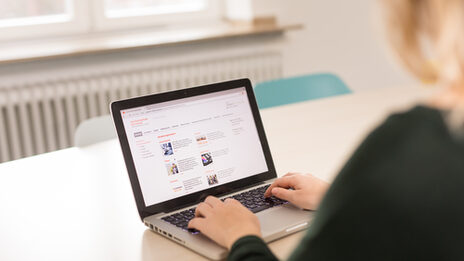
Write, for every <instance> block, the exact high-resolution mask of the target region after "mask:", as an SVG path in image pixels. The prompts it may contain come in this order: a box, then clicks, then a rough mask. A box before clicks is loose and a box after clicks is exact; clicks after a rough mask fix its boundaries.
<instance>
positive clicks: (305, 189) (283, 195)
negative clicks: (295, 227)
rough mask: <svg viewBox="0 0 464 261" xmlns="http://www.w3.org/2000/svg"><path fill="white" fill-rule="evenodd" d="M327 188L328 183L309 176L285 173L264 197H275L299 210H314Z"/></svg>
mask: <svg viewBox="0 0 464 261" xmlns="http://www.w3.org/2000/svg"><path fill="white" fill-rule="evenodd" d="M328 188H329V183H327V182H325V181H323V180H321V179H318V178H316V177H314V176H313V175H311V174H307V175H304V174H301V173H287V174H285V175H284V176H283V177H281V178H278V179H276V180H275V181H274V183H272V185H271V186H269V188H268V189H267V190H266V192H265V193H264V196H265V197H270V196H276V197H278V198H280V199H283V200H287V201H289V202H291V203H293V204H294V205H296V206H298V207H300V208H303V209H311V210H315V209H317V207H318V206H319V203H320V202H321V200H322V198H323V197H324V195H325V192H326V191H327V189H328Z"/></svg>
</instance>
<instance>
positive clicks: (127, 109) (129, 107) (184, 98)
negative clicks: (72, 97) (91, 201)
mask: <svg viewBox="0 0 464 261" xmlns="http://www.w3.org/2000/svg"><path fill="white" fill-rule="evenodd" d="M111 113H112V115H113V120H114V123H115V126H116V130H117V133H118V137H119V141H120V144H121V148H122V152H123V155H124V160H125V163H126V166H127V171H128V173H129V178H130V181H131V185H132V190H133V193H134V197H135V201H136V204H137V208H138V211H139V214H140V218H141V219H142V221H143V223H144V224H145V225H146V226H147V227H148V228H149V229H151V230H153V231H154V232H156V233H158V234H160V235H162V236H164V237H166V238H168V239H170V240H173V241H175V242H177V243H179V244H181V245H183V246H185V247H188V248H190V249H192V250H193V251H195V252H198V253H200V254H201V255H204V256H206V257H208V258H210V259H215V260H218V259H223V258H225V257H226V256H227V250H226V249H225V248H223V247H221V246H219V245H217V244H216V243H214V242H213V241H211V240H210V239H208V238H207V237H205V236H204V235H202V234H201V233H200V232H198V231H195V230H191V229H188V228H187V224H188V221H189V220H190V219H191V218H193V216H194V212H195V206H196V205H197V204H198V203H200V202H201V201H203V200H204V199H205V198H206V197H207V196H208V195H214V196H217V197H219V198H221V199H224V198H227V197H233V198H235V199H237V200H239V201H240V202H242V204H244V205H245V206H246V207H247V208H248V209H250V210H251V211H252V212H254V213H256V215H257V216H258V218H259V220H260V222H261V229H262V235H263V238H264V240H265V241H266V242H270V241H272V240H275V239H278V238H280V237H283V236H285V235H288V234H291V233H294V232H297V231H299V230H302V229H305V228H306V227H307V226H308V222H309V221H310V220H311V218H312V214H313V213H312V212H310V211H304V210H301V209H299V208H297V207H295V206H293V205H292V204H290V203H288V202H285V201H282V200H279V199H277V198H274V197H272V198H268V199H265V198H264V197H263V193H264V191H265V190H266V188H267V187H268V186H269V185H270V184H271V183H272V181H273V179H275V178H276V177H277V175H276V171H275V168H274V164H273V162H272V158H271V152H270V150H269V146H268V143H267V140H266V136H265V133H264V128H263V124H262V122H261V117H260V115H259V110H258V106H257V104H256V100H255V97H254V94H253V88H252V86H251V83H250V81H249V80H248V79H240V80H234V81H228V82H222V83H216V84H211V85H205V86H200V87H195V88H189V89H183V90H178V91H173V92H166V93H161V94H154V95H149V96H142V97H136V98H131V99H126V100H120V101H116V102H113V103H112V104H111Z"/></svg>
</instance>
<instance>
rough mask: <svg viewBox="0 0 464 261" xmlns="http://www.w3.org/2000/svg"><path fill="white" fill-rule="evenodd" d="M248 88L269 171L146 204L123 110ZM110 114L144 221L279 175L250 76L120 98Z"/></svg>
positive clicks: (113, 104) (112, 105)
mask: <svg viewBox="0 0 464 261" xmlns="http://www.w3.org/2000/svg"><path fill="white" fill-rule="evenodd" d="M240 87H245V89H246V93H247V96H248V101H249V104H250V107H251V112H252V114H253V118H254V121H255V125H256V129H257V131H258V136H259V139H260V142H261V147H262V150H263V153H264V157H265V160H266V164H267V167H268V171H266V172H263V173H258V174H256V175H253V176H251V177H247V178H243V179H240V180H236V181H232V182H230V183H227V184H223V185H220V186H216V187H213V188H209V189H206V190H202V191H198V192H195V193H192V194H189V195H185V196H181V197H178V198H175V199H171V200H168V201H164V202H161V203H157V204H154V205H150V206H146V205H145V200H144V198H143V194H142V190H141V187H140V183H139V180H138V177H137V171H136V168H135V165H134V161H133V158H132V154H131V151H130V147H129V142H128V139H127V136H126V132H125V130H124V124H123V121H122V117H121V110H126V109H131V108H136V107H141V106H146V105H152V104H156V103H162V102H167V101H173V100H178V99H183V98H189V97H194V96H198V95H203V94H208V93H213V92H219V91H226V90H230V89H234V88H240ZM110 108H111V114H112V116H113V121H114V125H115V127H116V131H117V134H118V138H119V142H120V145H121V149H122V152H123V156H124V161H125V163H126V168H127V172H128V174H129V179H130V182H131V186H132V191H133V193H134V197H135V201H136V204H137V209H138V211H139V214H140V218H141V219H142V220H143V219H144V218H145V217H147V216H151V215H155V214H158V213H162V212H170V211H173V210H175V209H179V208H182V207H186V206H188V205H193V204H196V203H199V202H201V201H202V200H203V199H204V198H205V197H206V196H207V195H214V196H217V195H223V194H226V193H228V192H232V191H236V190H238V189H241V188H244V187H246V186H250V185H254V184H258V183H261V182H263V181H267V180H270V179H273V178H276V177H277V174H276V171H275V167H274V163H273V161H272V156H271V151H270V149H269V144H268V142H267V139H266V135H265V133H264V127H263V123H262V121H261V116H260V113H259V109H258V105H257V103H256V99H255V95H254V92H253V88H252V86H251V82H250V80H249V79H238V80H233V81H227V82H220V83H214V84H208V85H203V86H199V87H193V88H187V89H181V90H176V91H170V92H164V93H159V94H153V95H147V96H141V97H135V98H130V99H125V100H119V101H115V102H112V103H111V106H110Z"/></svg>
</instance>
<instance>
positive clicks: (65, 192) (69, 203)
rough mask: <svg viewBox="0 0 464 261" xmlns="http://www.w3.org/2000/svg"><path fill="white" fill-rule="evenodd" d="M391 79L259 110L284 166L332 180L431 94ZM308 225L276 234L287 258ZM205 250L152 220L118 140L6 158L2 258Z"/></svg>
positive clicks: (156, 255)
mask: <svg viewBox="0 0 464 261" xmlns="http://www.w3.org/2000/svg"><path fill="white" fill-rule="evenodd" d="M429 93H430V92H429V91H427V90H425V89H419V88H411V87H408V88H406V87H405V88H387V89H377V90H371V91H364V92H359V93H355V94H350V95H344V96H338V97H334V98H327V99H321V100H317V101H310V102H305V103H298V104H293V105H288V106H282V107H277V108H271V109H266V110H264V111H262V112H261V115H262V118H263V121H264V127H265V130H266V134H267V138H268V140H269V144H270V147H271V151H272V154H273V159H274V162H275V165H276V168H277V171H278V174H279V175H283V174H285V173H286V172H288V171H300V172H311V173H313V174H315V175H317V176H319V177H321V178H324V179H326V180H329V181H330V180H331V179H332V178H333V177H334V176H335V175H336V173H337V171H338V170H339V168H340V167H341V166H342V165H343V163H344V162H345V161H346V159H347V158H348V157H349V155H350V154H351V152H352V151H353V150H354V149H355V148H356V146H357V145H358V144H359V142H360V141H361V140H362V139H363V138H364V137H365V135H366V134H367V133H368V132H369V131H370V130H371V129H372V128H373V127H375V125H377V124H378V123H380V122H381V121H382V120H383V119H384V118H385V116H386V115H388V114H389V113H390V112H392V110H396V109H403V108H408V107H409V106H411V105H413V104H415V103H416V102H417V101H418V99H420V98H424V97H426V96H428V95H429ZM302 235H303V233H302V232H300V233H297V234H294V235H292V236H289V237H286V238H283V239H280V240H277V241H275V242H273V243H271V244H270V247H271V249H272V250H273V251H274V253H275V254H276V255H277V256H278V257H280V258H285V257H287V256H288V254H289V253H290V252H291V251H292V249H293V248H294V246H295V245H296V243H297V242H298V240H299V239H300V238H301V237H302ZM165 259H169V260H204V258H203V257H201V256H199V255H197V254H195V253H194V252H192V251H190V250H188V249H186V248H184V247H182V246H180V245H178V244H176V243H174V242H171V241H169V240H167V239H165V238H163V237H161V236H159V235H156V234H154V233H152V232H151V231H149V230H146V228H145V226H143V224H142V222H141V221H140V218H139V216H138V213H137V209H136V206H135V202H134V200H133V196H132V191H131V187H130V184H129V178H128V175H127V172H126V168H125V165H124V162H123V158H122V154H121V149H120V147H119V143H118V142H117V141H116V140H111V141H107V142H103V143H99V144H95V145H92V146H89V147H86V148H70V149H65V150H61V151H57V152H52V153H47V154H43V155H39V156H34V157H30V158H26V159H21V160H17V161H13V162H7V163H3V164H0V260H165Z"/></svg>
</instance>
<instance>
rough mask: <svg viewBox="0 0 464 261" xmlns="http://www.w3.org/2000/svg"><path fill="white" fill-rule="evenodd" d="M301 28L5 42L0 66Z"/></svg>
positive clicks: (229, 27)
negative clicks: (20, 42) (19, 42)
mask: <svg viewBox="0 0 464 261" xmlns="http://www.w3.org/2000/svg"><path fill="white" fill-rule="evenodd" d="M301 28H302V26H301V25H298V24H294V25H277V24H261V25H254V24H232V23H226V24H223V25H209V26H207V27H197V28H194V29H192V28H189V29H176V30H169V31H166V30H164V31H160V30H158V31H138V32H125V33H111V34H107V35H88V36H80V37H78V38H76V37H73V38H67V39H59V40H55V41H46V42H28V43H23V44H16V43H9V44H6V45H3V46H2V48H1V49H3V50H4V51H3V52H0V65H3V64H10V63H17V62H29V61H38V60H45V59H55V58H63V57H72V56H82V55H92V54H98V53H107V52H117V51H126V50H134V49H142V48H154V47H162V46H163V47H164V46H174V45H179V44H187V43H197V42H203V41H211V40H218V39H227V38H234V37H243V36H253V35H262V34H279V33H284V32H285V31H288V30H295V29H301Z"/></svg>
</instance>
